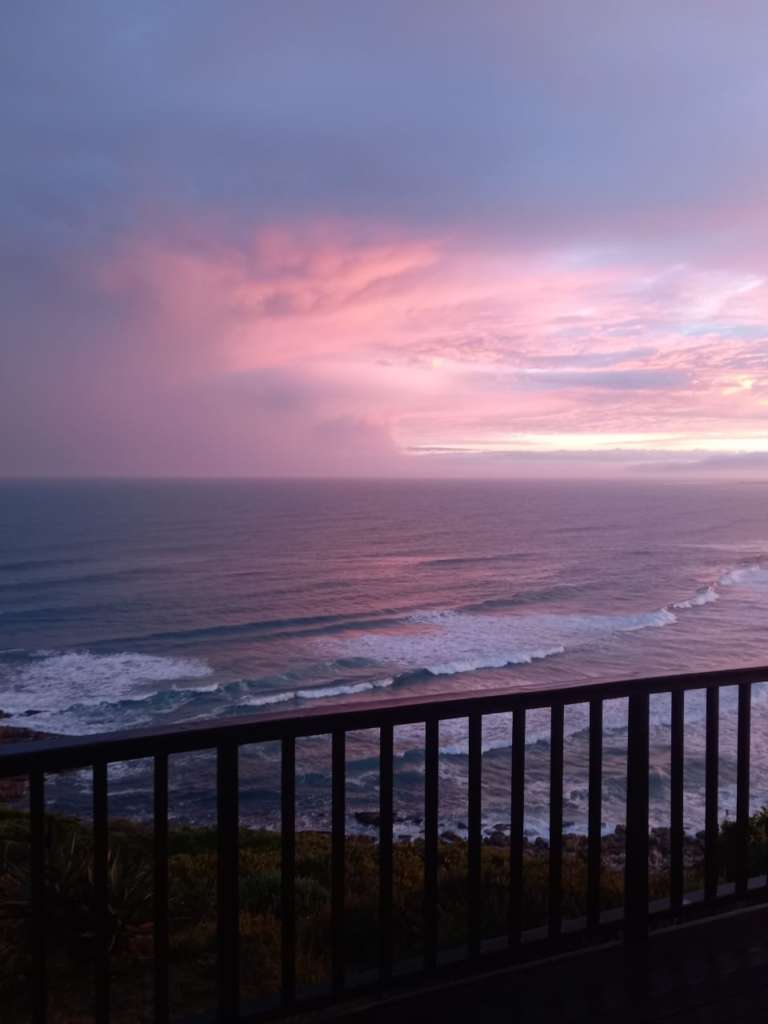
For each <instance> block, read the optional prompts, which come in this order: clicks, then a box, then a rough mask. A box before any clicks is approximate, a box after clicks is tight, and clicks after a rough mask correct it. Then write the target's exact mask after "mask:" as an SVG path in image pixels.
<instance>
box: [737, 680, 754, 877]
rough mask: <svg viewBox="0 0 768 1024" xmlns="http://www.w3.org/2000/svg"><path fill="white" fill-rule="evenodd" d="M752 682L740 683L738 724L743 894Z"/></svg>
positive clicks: (746, 861) (739, 868)
mask: <svg viewBox="0 0 768 1024" xmlns="http://www.w3.org/2000/svg"><path fill="white" fill-rule="evenodd" d="M751 718H752V684H751V683H740V684H739V723H738V741H737V748H736V828H737V829H738V836H739V851H738V859H737V873H736V892H737V893H738V894H739V895H740V896H743V895H745V893H746V891H747V884H748V880H749V747H750V742H751Z"/></svg>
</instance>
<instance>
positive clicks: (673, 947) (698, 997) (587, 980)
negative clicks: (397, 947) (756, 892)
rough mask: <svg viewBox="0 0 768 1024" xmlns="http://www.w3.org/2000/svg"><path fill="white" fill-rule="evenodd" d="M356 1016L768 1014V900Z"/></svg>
mask: <svg viewBox="0 0 768 1024" xmlns="http://www.w3.org/2000/svg"><path fill="white" fill-rule="evenodd" d="M345 1019H346V1020H348V1021H351V1022H354V1024H385V1022H387V1024H389V1022H395V1024H406V1022H408V1021H434V1024H452V1022H459V1021H461V1022H462V1024H497V1022H499V1024H500V1022H502V1021H503V1022H509V1024H580V1022H589V1021H598V1022H609V1021H610V1022H612V1024H616V1022H619V1024H630V1022H631V1024H640V1022H642V1024H656V1022H658V1024H662V1022H663V1024H742V1022H744V1024H746V1022H749V1024H756V1022H758V1021H768V910H765V911H763V910H754V911H750V912H742V913H738V914H732V915H727V916H725V917H721V918H718V919H717V920H714V921H710V922H707V923H702V924H697V925H690V926H688V927H685V928H678V929H675V930H673V931H669V932H665V933H661V934H658V935H656V936H654V937H653V938H652V939H651V940H649V942H648V943H647V944H644V945H641V946H640V947H639V948H635V949H632V950H627V949H624V948H621V947H611V948H609V949H602V950H595V951H592V952H589V953H582V954H579V955H574V956H571V957H567V958H563V959H561V960H559V961H557V962H549V963H541V964H536V965H529V966H526V967H521V968H518V969H515V970H507V971H500V972H498V971H497V972H495V973H493V974H486V975H483V976H482V977H480V978H475V979H473V980H467V981H463V982H460V983H456V984H454V985H451V986H447V987H446V986H443V987H440V988H433V989H431V990H429V991H422V992H420V993H419V994H416V995H410V996H402V997H400V998H397V999H391V1000H389V1001H387V1002H385V1003H375V1002H373V1003H368V1004H367V1005H365V1006H359V1007H358V1008H357V1009H356V1010H354V1011H353V1012H352V1013H351V1014H347V1015H345Z"/></svg>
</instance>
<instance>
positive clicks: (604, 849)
mask: <svg viewBox="0 0 768 1024" xmlns="http://www.w3.org/2000/svg"><path fill="white" fill-rule="evenodd" d="M355 820H356V821H357V823H358V824H359V825H363V826H364V827H366V828H370V829H371V830H373V829H378V826H379V815H378V813H377V812H375V811H358V812H357V813H356V814H355ZM398 823H399V824H401V825H407V826H409V827H414V826H415V827H416V828H418V827H419V826H422V825H423V819H421V818H413V819H404V818H401V819H397V818H396V819H395V827H396V826H397V824H398ZM456 827H457V829H459V830H460V831H453V830H451V829H445V830H443V831H442V832H440V841H441V842H442V843H459V844H461V843H465V842H466V841H467V837H466V825H465V823H464V822H458V823H457V826H456ZM509 831H510V826H509V823H504V822H497V823H496V824H494V825H493V826H491V827H490V828H486V829H485V830H484V832H483V839H482V842H483V845H484V846H492V847H499V848H504V847H507V846H508V845H509ZM462 832H463V834H461V833H462ZM395 838H396V841H397V842H400V843H410V842H414V841H418V840H414V837H413V835H411V834H407V833H402V834H396V836H395ZM588 843H589V840H588V837H587V836H585V835H579V834H575V833H568V834H566V835H564V836H563V853H564V855H565V856H572V857H574V858H575V859H577V860H586V859H587V851H588ZM671 843H672V839H671V831H670V829H669V828H663V827H660V828H652V829H651V830H650V832H649V834H648V847H649V849H648V866H649V868H650V870H651V871H664V870H666V869H667V868H668V867H669V864H670V856H671ZM625 851H626V828H625V827H624V825H617V826H616V828H615V829H614V831H613V832H610V833H608V834H607V835H604V836H603V837H602V844H601V853H602V863H603V865H604V866H605V867H608V868H615V869H616V870H619V869H622V868H623V866H624V857H625ZM523 857H524V859H526V860H530V861H536V860H546V859H547V858H548V857H549V841H548V840H547V839H544V838H543V837H541V836H536V837H533V836H523ZM703 857H704V833H703V832H699V833H697V834H696V835H690V834H687V833H686V834H685V835H684V836H683V866H684V867H685V868H689V867H695V866H696V865H697V864H701V862H702V860H703Z"/></svg>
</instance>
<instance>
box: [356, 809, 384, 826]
mask: <svg viewBox="0 0 768 1024" xmlns="http://www.w3.org/2000/svg"><path fill="white" fill-rule="evenodd" d="M355 820H356V821H358V822H359V823H360V824H361V825H367V826H369V827H370V828H376V827H377V826H378V824H379V822H380V820H381V816H380V814H379V812H378V811H355Z"/></svg>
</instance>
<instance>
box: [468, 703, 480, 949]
mask: <svg viewBox="0 0 768 1024" xmlns="http://www.w3.org/2000/svg"><path fill="white" fill-rule="evenodd" d="M468 732H469V740H468V771H467V790H468V793H467V796H468V814H467V824H468V836H467V874H468V879H469V886H468V896H469V907H468V910H469V914H468V920H469V944H468V945H469V955H470V956H471V957H476V956H479V955H480V946H481V939H482V919H483V901H482V895H483V894H482V845H481V844H482V834H481V830H482V785H483V776H482V771H483V758H482V735H483V719H482V717H481V715H480V713H479V712H478V711H473V712H472V714H471V715H470V716H469V722H468Z"/></svg>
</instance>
